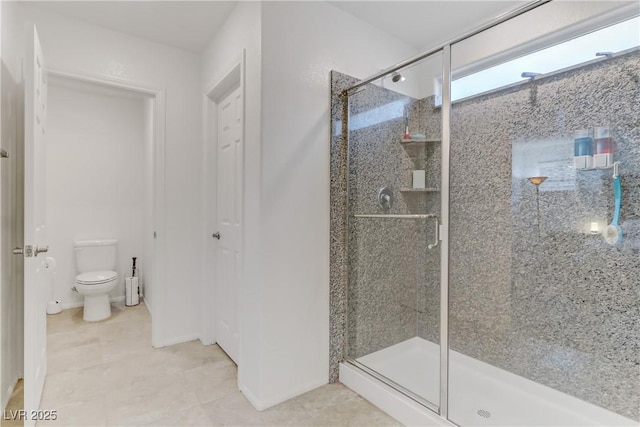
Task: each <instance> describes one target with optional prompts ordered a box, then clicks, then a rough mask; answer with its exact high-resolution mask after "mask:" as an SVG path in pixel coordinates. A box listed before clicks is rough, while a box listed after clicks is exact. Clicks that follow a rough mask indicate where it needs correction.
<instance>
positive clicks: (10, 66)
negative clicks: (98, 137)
mask: <svg viewBox="0 0 640 427" xmlns="http://www.w3.org/2000/svg"><path fill="white" fill-rule="evenodd" d="M0 7H1V25H0V26H1V40H2V45H1V46H2V48H1V52H2V55H1V57H2V62H1V66H2V69H1V70H0V78H1V89H0V113H1V119H0V131H1V139H0V140H1V141H2V144H1V146H2V148H4V149H5V150H6V151H7V152H8V153H9V156H10V157H9V158H8V159H2V160H0V212H1V213H2V215H1V219H0V242H1V243H0V331H1V332H0V339H1V341H0V365H1V369H0V406H2V409H3V408H4V407H5V405H6V403H7V402H8V400H9V397H10V396H11V391H12V390H13V387H14V385H15V383H16V381H17V380H18V378H20V377H21V376H22V373H23V335H22V329H23V307H24V302H23V297H24V294H23V292H22V286H21V283H22V264H23V263H22V258H21V257H17V256H15V255H13V254H12V253H11V251H12V249H13V248H14V247H16V246H20V245H22V237H23V236H22V232H21V231H20V230H22V221H21V218H22V197H21V194H20V192H19V191H18V190H19V188H20V186H21V185H22V180H21V178H20V176H21V175H22V168H21V166H20V165H21V159H22V152H21V151H22V147H23V145H22V137H23V136H22V125H21V121H22V112H21V110H22V108H23V107H22V104H23V103H22V92H21V87H20V81H21V68H20V61H19V56H20V52H21V51H22V49H23V47H22V46H21V45H19V44H18V43H17V41H16V40H15V36H14V30H15V28H16V22H15V10H14V5H13V4H12V3H9V2H2V3H1V4H0Z"/></svg>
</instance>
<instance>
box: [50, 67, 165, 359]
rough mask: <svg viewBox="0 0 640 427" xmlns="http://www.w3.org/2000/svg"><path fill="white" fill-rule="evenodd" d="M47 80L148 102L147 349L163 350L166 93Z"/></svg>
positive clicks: (71, 76)
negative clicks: (150, 242)
mask: <svg viewBox="0 0 640 427" xmlns="http://www.w3.org/2000/svg"><path fill="white" fill-rule="evenodd" d="M47 72H48V74H49V76H53V77H61V78H64V79H68V80H74V81H77V82H84V83H93V84H97V85H102V86H108V87H112V88H117V89H123V90H127V91H130V92H136V93H139V94H142V95H146V96H148V97H149V98H150V99H151V102H152V122H153V125H152V128H153V136H152V146H153V153H154V158H153V159H152V160H153V169H154V170H153V193H154V194H153V195H152V200H153V201H152V203H153V206H152V212H153V213H154V218H155V227H154V228H155V229H154V233H155V234H156V238H155V241H156V243H155V245H154V250H153V254H152V257H153V262H152V270H153V271H152V275H151V277H153V291H154V296H153V306H152V307H147V308H150V310H149V311H150V313H151V345H152V346H153V347H164V346H165V344H166V337H165V333H164V331H165V322H166V315H165V313H166V310H165V307H166V301H165V300H166V286H167V283H166V281H165V279H164V277H165V275H164V264H165V259H166V240H165V162H166V151H165V147H166V141H165V138H166V96H165V95H166V89H164V88H156V87H152V86H148V85H145V84H140V83H137V82H132V81H129V80H125V79H118V78H114V77H111V76H106V75H102V74H91V73H75V72H70V71H67V70H61V69H56V68H48V69H47Z"/></svg>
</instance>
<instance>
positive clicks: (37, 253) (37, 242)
mask: <svg viewBox="0 0 640 427" xmlns="http://www.w3.org/2000/svg"><path fill="white" fill-rule="evenodd" d="M29 33H30V34H29V37H28V40H27V49H26V57H25V68H24V74H25V76H24V80H25V81H24V84H25V86H24V92H25V100H24V245H25V246H24V248H21V249H22V251H23V255H24V409H25V410H26V411H27V412H26V414H27V420H25V426H30V425H35V420H32V419H30V418H31V417H30V415H31V411H35V410H38V408H39V406H40V398H41V397H42V388H43V387H44V379H45V375H46V374H47V352H46V349H47V314H46V310H47V288H46V284H47V282H46V277H45V274H46V272H45V265H44V264H45V255H44V254H43V253H42V252H46V251H47V249H48V247H47V246H46V244H47V240H46V239H47V235H46V230H45V222H46V213H45V200H46V198H45V173H46V170H45V168H46V159H45V146H44V143H45V137H46V135H45V131H46V122H47V120H46V118H47V111H46V104H47V75H46V71H45V66H44V58H43V55H42V49H41V47H40V41H39V40H38V33H37V32H36V28H35V27H33V30H32V31H30V32H29ZM18 251H19V250H18Z"/></svg>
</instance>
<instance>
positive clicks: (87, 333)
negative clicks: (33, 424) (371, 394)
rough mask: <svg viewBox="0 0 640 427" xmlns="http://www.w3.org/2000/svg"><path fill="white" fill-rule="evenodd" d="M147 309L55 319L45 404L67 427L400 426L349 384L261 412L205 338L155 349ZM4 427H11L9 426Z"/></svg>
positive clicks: (225, 359) (63, 315)
mask: <svg viewBox="0 0 640 427" xmlns="http://www.w3.org/2000/svg"><path fill="white" fill-rule="evenodd" d="M150 337H151V319H150V317H149V313H148V311H147V309H146V308H145V307H144V305H139V306H137V307H120V308H116V307H113V315H112V316H111V317H110V318H109V319H107V320H105V321H102V322H95V323H87V322H84V321H83V320H82V309H71V310H65V311H63V312H62V313H61V314H58V315H55V316H49V318H48V338H49V341H48V365H49V373H48V375H47V380H46V383H45V388H44V394H43V398H42V404H41V409H42V410H56V411H57V412H58V419H57V420H56V421H55V422H42V423H39V424H38V425H39V426H40V425H63V426H232V425H236V426H240V425H242V426H398V425H400V424H399V423H398V422H397V421H396V420H394V419H393V418H391V417H389V416H388V415H386V414H384V413H383V412H381V411H379V410H378V409H377V408H375V407H374V406H373V405H371V404H370V403H369V402H367V401H366V400H364V399H362V398H361V397H360V396H358V395H357V394H355V393H353V392H352V391H351V390H349V389H347V388H346V387H344V386H342V385H340V384H329V385H326V386H323V387H320V388H318V389H316V390H314V391H311V392H309V393H306V394H304V395H302V396H299V397H297V398H295V399H291V400H289V401H287V402H284V403H282V404H280V405H277V406H275V407H273V408H270V409H268V410H265V411H262V412H258V411H256V410H255V409H254V408H253V407H252V406H251V404H250V403H249V402H248V401H247V400H246V399H245V398H244V396H243V395H242V393H240V392H239V391H238V389H237V383H236V375H237V368H236V366H235V365H234V364H233V362H231V360H230V359H229V358H228V357H227V356H226V354H225V353H224V352H223V351H222V350H221V349H220V348H219V347H218V346H215V345H213V346H203V345H202V344H200V342H199V341H192V342H188V343H183V344H178V345H174V346H171V347H165V348H161V349H153V348H152V347H151V339H150ZM3 426H4V423H3Z"/></svg>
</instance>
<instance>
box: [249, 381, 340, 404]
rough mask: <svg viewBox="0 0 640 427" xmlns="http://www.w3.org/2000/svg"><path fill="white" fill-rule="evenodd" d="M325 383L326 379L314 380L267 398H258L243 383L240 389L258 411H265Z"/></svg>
mask: <svg viewBox="0 0 640 427" xmlns="http://www.w3.org/2000/svg"><path fill="white" fill-rule="evenodd" d="M325 384H327V380H326V379H324V380H318V381H313V382H311V383H308V384H306V385H303V386H300V387H297V388H295V389H294V390H293V391H289V392H287V393H282V394H279V395H275V396H273V397H272V396H270V398H269V399H267V400H260V399H258V398H257V397H256V396H255V395H254V394H253V393H251V391H250V390H249V389H247V387H246V386H244V385H242V384H241V385H240V391H241V392H242V394H244V396H245V397H246V398H247V400H248V401H249V403H251V404H252V405H253V407H254V408H256V409H257V410H258V411H264V410H265V409H268V408H271V407H272V406H275V405H277V404H279V403H282V402H285V401H287V400H289V399H293V398H294V397H298V396H300V395H301V394H305V393H307V392H309V391H311V390H315V389H317V388H318V387H322V386H323V385H325Z"/></svg>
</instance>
